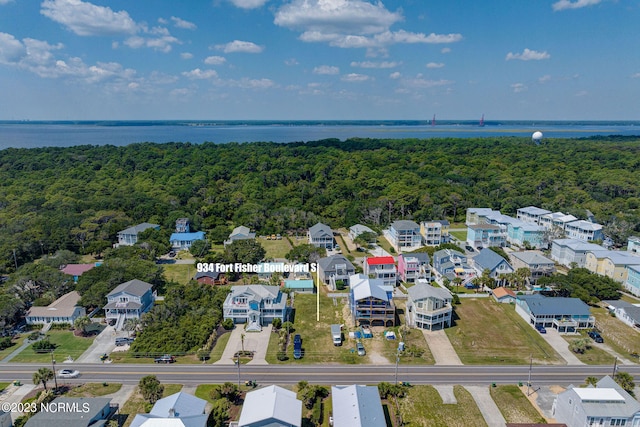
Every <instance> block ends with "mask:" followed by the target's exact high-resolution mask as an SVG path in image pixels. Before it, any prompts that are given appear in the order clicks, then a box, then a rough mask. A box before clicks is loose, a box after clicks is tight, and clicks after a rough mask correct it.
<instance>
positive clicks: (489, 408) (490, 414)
mask: <svg viewBox="0 0 640 427" xmlns="http://www.w3.org/2000/svg"><path fill="white" fill-rule="evenodd" d="M464 388H466V389H467V390H468V391H469V393H471V396H473V400H475V401H476V404H477V405H478V409H480V412H481V413H482V416H483V417H484V420H485V421H486V422H487V425H488V426H489V427H504V426H505V425H506V424H507V422H506V421H505V419H504V417H503V416H502V412H500V409H498V405H496V402H494V401H493V398H492V397H491V392H490V391H489V387H487V386H470V385H468V386H465V387H464Z"/></svg>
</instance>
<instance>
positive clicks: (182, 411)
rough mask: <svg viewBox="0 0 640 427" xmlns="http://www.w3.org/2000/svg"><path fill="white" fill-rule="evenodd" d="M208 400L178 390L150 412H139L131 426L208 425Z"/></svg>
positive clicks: (170, 426)
mask: <svg viewBox="0 0 640 427" xmlns="http://www.w3.org/2000/svg"><path fill="white" fill-rule="evenodd" d="M206 407H207V401H206V400H204V399H200V398H199V397H195V396H193V395H191V394H188V393H184V392H178V393H174V394H172V395H170V396H167V397H165V398H164V399H160V400H158V401H157V402H156V403H155V404H154V405H153V408H151V411H150V412H149V413H148V414H137V415H136V416H135V418H134V419H133V421H132V422H131V424H130V425H129V427H161V426H162V427H164V426H167V427H172V426H175V427H179V426H188V427H206V425H207V418H208V417H209V415H208V414H207V410H206Z"/></svg>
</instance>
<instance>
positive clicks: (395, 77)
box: [389, 71, 401, 80]
mask: <svg viewBox="0 0 640 427" xmlns="http://www.w3.org/2000/svg"><path fill="white" fill-rule="evenodd" d="M400 76H401V74H400V72H399V71H396V72H395V73H391V74H389V78H390V79H394V80H396V79H399V78H400Z"/></svg>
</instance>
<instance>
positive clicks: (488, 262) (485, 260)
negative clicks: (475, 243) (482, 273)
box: [473, 248, 511, 271]
mask: <svg viewBox="0 0 640 427" xmlns="http://www.w3.org/2000/svg"><path fill="white" fill-rule="evenodd" d="M473 262H474V263H475V265H477V266H478V268H479V269H481V270H484V269H485V268H488V269H489V270H491V271H493V270H495V268H496V267H497V266H498V265H500V263H501V262H504V263H506V264H508V265H509V266H511V264H509V263H508V262H507V260H505V259H504V258H502V257H501V256H500V255H498V254H497V253H495V252H494V251H492V250H491V249H489V248H484V249H482V250H481V251H480V253H479V254H478V255H476V256H475V257H474V258H473Z"/></svg>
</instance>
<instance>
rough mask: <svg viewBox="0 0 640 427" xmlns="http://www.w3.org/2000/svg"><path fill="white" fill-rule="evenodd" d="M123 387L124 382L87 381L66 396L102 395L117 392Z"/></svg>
mask: <svg viewBox="0 0 640 427" xmlns="http://www.w3.org/2000/svg"><path fill="white" fill-rule="evenodd" d="M121 388H122V384H116V383H108V384H107V385H105V384H103V383H87V384H81V385H78V386H77V387H74V388H72V389H71V390H69V392H67V393H66V395H65V396H66V397H100V396H105V395H107V394H111V393H115V392H117V391H119V390H120V389H121Z"/></svg>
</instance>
